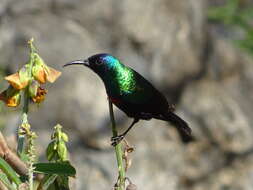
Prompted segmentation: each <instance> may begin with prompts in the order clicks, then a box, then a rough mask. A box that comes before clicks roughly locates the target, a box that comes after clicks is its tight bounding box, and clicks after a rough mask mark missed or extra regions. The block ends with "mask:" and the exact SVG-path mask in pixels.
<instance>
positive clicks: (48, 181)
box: [39, 174, 58, 190]
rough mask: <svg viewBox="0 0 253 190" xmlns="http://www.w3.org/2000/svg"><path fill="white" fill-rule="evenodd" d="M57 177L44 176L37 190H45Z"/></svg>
mask: <svg viewBox="0 0 253 190" xmlns="http://www.w3.org/2000/svg"><path fill="white" fill-rule="evenodd" d="M57 176H58V175H57V174H52V175H46V176H45V177H44V179H43V180H42V182H41V184H40V188H39V190H47V189H48V188H49V186H50V185H51V184H53V183H54V181H55V180H56V178H57Z"/></svg>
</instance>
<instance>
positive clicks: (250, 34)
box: [208, 0, 253, 56]
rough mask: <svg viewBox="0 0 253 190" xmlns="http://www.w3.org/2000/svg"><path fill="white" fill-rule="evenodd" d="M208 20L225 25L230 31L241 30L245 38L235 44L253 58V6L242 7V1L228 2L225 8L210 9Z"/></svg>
mask: <svg viewBox="0 0 253 190" xmlns="http://www.w3.org/2000/svg"><path fill="white" fill-rule="evenodd" d="M208 18H209V20H210V21H215V22H218V23H222V24H224V25H225V26H226V27H227V28H228V30H231V29H233V28H236V29H239V30H241V31H242V33H243V37H242V38H241V39H239V40H235V44H236V45H237V46H238V47H240V48H242V49H244V50H246V51H247V52H248V53H250V54H251V55H252V56H253V26H252V20H253V5H248V6H242V5H241V4H240V0H227V2H226V3H225V5H223V6H219V7H211V8H209V11H208Z"/></svg>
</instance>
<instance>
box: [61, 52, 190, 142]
mask: <svg viewBox="0 0 253 190" xmlns="http://www.w3.org/2000/svg"><path fill="white" fill-rule="evenodd" d="M70 65H83V66H86V67H88V68H90V69H91V70H92V71H94V72H95V73H96V74H97V75H98V76H99V77H100V78H101V79H102V81H103V83H104V86H105V89H106V93H107V96H108V99H109V101H111V102H112V103H113V104H114V105H115V106H116V107H118V108H119V109H120V110H122V111H123V112H124V113H125V114H126V115H127V116H128V117H130V118H133V121H132V123H131V125H130V126H129V127H128V128H127V129H126V130H125V132H123V133H122V134H121V135H118V136H114V137H112V138H111V141H112V145H113V146H116V145H117V144H118V143H119V142H120V141H121V140H123V139H124V138H125V136H126V135H127V133H128V132H129V131H130V130H131V129H132V127H133V126H134V125H135V124H136V123H137V122H139V121H140V120H151V119H152V118H154V119H158V120H163V121H167V122H169V123H171V124H172V126H174V127H175V128H176V129H177V131H178V133H179V135H180V137H181V139H182V140H183V142H190V141H192V136H191V128H190V127H189V125H188V124H187V122H186V121H184V120H183V119H182V118H180V117H179V116H178V115H176V114H175V113H174V111H175V109H174V106H173V105H171V104H169V103H168V101H167V99H166V98H165V96H164V95H163V94H162V93H161V92H160V91H158V90H157V89H156V88H155V87H154V86H153V85H152V84H151V83H150V82H149V81H148V80H147V79H145V78H144V77H143V76H142V75H141V74H139V73H138V72H137V71H135V70H134V69H132V68H130V67H128V66H126V65H124V64H123V63H122V62H121V61H120V60H119V59H118V58H116V57H114V56H113V55H111V54H108V53H99V54H95V55H92V56H90V57H88V58H87V59H83V60H75V61H71V62H69V63H67V64H65V65H64V66H63V67H66V66H70Z"/></svg>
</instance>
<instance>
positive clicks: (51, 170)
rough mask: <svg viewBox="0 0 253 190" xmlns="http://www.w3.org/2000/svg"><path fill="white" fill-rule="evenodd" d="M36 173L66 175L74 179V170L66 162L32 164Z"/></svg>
mask: <svg viewBox="0 0 253 190" xmlns="http://www.w3.org/2000/svg"><path fill="white" fill-rule="evenodd" d="M34 167H35V170H34V171H35V172H36V173H44V174H57V175H67V176H72V177H74V176H75V175H76V170H75V168H74V167H73V166H71V164H70V163H69V162H68V161H65V162H61V163H37V164H34Z"/></svg>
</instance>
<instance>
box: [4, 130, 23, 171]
mask: <svg viewBox="0 0 253 190" xmlns="http://www.w3.org/2000/svg"><path fill="white" fill-rule="evenodd" d="M0 157H2V158H3V159H4V160H5V161H6V162H8V164H10V166H11V167H12V168H13V169H14V170H15V171H16V172H17V173H18V174H19V175H27V174H28V167H27V165H26V164H25V163H24V162H23V161H22V160H21V159H20V158H19V157H18V156H17V155H16V154H15V153H14V152H12V151H11V150H10V148H9V147H8V145H7V143H6V140H5V138H4V136H3V134H2V133H1V132H0Z"/></svg>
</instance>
